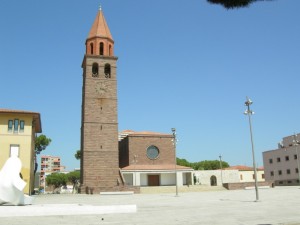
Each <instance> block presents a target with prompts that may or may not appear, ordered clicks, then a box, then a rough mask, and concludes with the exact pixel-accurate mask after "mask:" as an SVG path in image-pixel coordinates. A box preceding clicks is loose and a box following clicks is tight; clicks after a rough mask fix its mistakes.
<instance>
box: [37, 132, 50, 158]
mask: <svg viewBox="0 0 300 225" xmlns="http://www.w3.org/2000/svg"><path fill="white" fill-rule="evenodd" d="M50 143H51V139H50V138H47V136H46V135H44V134H42V135H40V136H38V137H36V138H35V141H34V144H35V154H40V153H41V151H43V150H45V149H46V148H47V146H48V145H50Z"/></svg>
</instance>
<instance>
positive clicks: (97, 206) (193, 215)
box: [0, 187, 300, 225]
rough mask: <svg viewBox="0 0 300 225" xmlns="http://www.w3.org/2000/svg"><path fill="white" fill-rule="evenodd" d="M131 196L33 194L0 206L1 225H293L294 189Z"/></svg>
mask: <svg viewBox="0 0 300 225" xmlns="http://www.w3.org/2000/svg"><path fill="white" fill-rule="evenodd" d="M259 198H260V201H259V202H255V190H253V189H252V190H236V191H227V190H223V191H202V192H185V193H180V192H179V196H178V197H176V196H175V193H161V194H159V193H157V194H134V195H98V194H97V195H96V194H94V195H80V194H78V195H72V194H60V195H54V194H48V195H38V196H36V198H35V201H34V204H33V205H30V206H0V224H1V225H2V224H3V225H4V224H5V225H17V224H18V225H35V224H36V225H46V224H47V225H49V224H64V225H76V224H78V225H79V224H80V225H96V224H97V225H102V224H120V225H121V224H122V225H134V224H136V225H140V224H146V225H150V224H151V225H153V224H155V225H168V224H172V225H173V224H178V225H179V224H180V225H183V224H194V225H196V224H205V225H214V224H216V225H218V224H220V225H221V224H222V225H224V224H228V225H235V224H237V225H248V224H249V225H250V224H251V225H279V224H280V225H296V224H300V204H299V201H300V189H299V187H276V188H270V189H259Z"/></svg>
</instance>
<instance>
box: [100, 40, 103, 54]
mask: <svg viewBox="0 0 300 225" xmlns="http://www.w3.org/2000/svg"><path fill="white" fill-rule="evenodd" d="M99 54H100V55H104V44H103V42H100V47H99Z"/></svg>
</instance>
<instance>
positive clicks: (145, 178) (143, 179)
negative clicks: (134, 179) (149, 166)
mask: <svg viewBox="0 0 300 225" xmlns="http://www.w3.org/2000/svg"><path fill="white" fill-rule="evenodd" d="M140 178H141V186H147V185H148V175H147V174H146V173H141V174H140Z"/></svg>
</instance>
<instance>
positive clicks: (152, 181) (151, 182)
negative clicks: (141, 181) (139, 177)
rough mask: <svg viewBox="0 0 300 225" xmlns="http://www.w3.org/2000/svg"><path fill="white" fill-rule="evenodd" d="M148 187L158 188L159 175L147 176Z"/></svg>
mask: <svg viewBox="0 0 300 225" xmlns="http://www.w3.org/2000/svg"><path fill="white" fill-rule="evenodd" d="M148 186H159V175H148Z"/></svg>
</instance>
